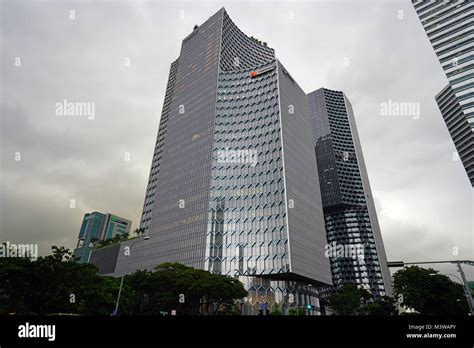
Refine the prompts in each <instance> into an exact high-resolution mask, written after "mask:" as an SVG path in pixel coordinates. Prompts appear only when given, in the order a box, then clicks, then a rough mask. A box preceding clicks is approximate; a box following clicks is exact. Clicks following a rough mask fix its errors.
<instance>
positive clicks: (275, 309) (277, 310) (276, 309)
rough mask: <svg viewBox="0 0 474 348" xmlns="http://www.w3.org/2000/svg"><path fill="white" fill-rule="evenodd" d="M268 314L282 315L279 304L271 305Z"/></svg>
mask: <svg viewBox="0 0 474 348" xmlns="http://www.w3.org/2000/svg"><path fill="white" fill-rule="evenodd" d="M270 315H282V313H281V309H280V305H279V304H278V303H275V304H274V305H273V307H272V311H271V313H270Z"/></svg>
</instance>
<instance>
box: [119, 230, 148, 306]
mask: <svg viewBox="0 0 474 348" xmlns="http://www.w3.org/2000/svg"><path fill="white" fill-rule="evenodd" d="M148 239H150V236H149V235H148V234H145V235H144V236H143V239H138V240H136V241H135V242H133V243H132V244H130V246H129V251H132V247H133V246H134V245H135V244H137V243H138V242H141V241H142V240H148ZM125 256H126V257H128V256H129V255H125ZM123 278H125V274H123V275H122V277H121V278H120V287H119V292H118V295H117V302H116V303H115V310H114V312H113V313H112V315H117V314H118V307H119V303H120V295H121V294H122V287H123Z"/></svg>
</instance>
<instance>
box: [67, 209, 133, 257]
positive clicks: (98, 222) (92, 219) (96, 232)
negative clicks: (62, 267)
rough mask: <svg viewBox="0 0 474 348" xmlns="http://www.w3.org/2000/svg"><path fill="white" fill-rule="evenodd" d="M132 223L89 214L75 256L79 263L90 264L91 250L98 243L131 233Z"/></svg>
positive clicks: (85, 218)
mask: <svg viewBox="0 0 474 348" xmlns="http://www.w3.org/2000/svg"><path fill="white" fill-rule="evenodd" d="M131 226H132V222H131V221H130V220H127V219H124V218H122V217H119V216H116V215H112V214H108V213H107V214H103V213H99V212H97V211H94V212H92V213H87V214H85V215H84V219H83V220H82V226H81V230H80V232H79V236H78V239H79V240H78V242H77V246H76V249H75V250H74V256H75V257H77V258H79V260H78V261H79V262H81V263H88V262H89V258H90V254H91V250H92V249H93V248H94V247H95V246H96V245H97V243H98V242H101V241H105V240H108V239H111V238H114V237H115V236H117V235H125V234H129V233H130V228H131Z"/></svg>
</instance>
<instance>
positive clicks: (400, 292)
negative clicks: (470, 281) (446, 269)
mask: <svg viewBox="0 0 474 348" xmlns="http://www.w3.org/2000/svg"><path fill="white" fill-rule="evenodd" d="M393 278H394V289H395V294H396V296H397V298H400V299H401V301H400V302H401V304H403V305H405V306H406V307H408V308H413V309H414V310H416V311H417V312H419V313H420V314H426V315H466V314H467V313H468V312H469V307H468V303H467V301H466V297H465V295H464V289H463V286H462V285H461V284H458V283H455V282H453V281H452V280H451V279H449V277H447V276H445V275H442V274H439V272H438V271H436V270H434V269H432V268H427V269H426V268H421V267H418V266H411V267H406V268H403V269H401V270H399V271H397V272H396V273H395V274H394V276H393Z"/></svg>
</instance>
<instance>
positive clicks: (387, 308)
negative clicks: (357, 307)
mask: <svg viewBox="0 0 474 348" xmlns="http://www.w3.org/2000/svg"><path fill="white" fill-rule="evenodd" d="M365 313H366V314H368V315H397V314H398V310H397V306H396V305H395V300H394V299H393V298H392V297H388V296H380V297H377V298H376V299H374V300H373V301H372V302H369V303H368V304H367V305H366V307H365Z"/></svg>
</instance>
